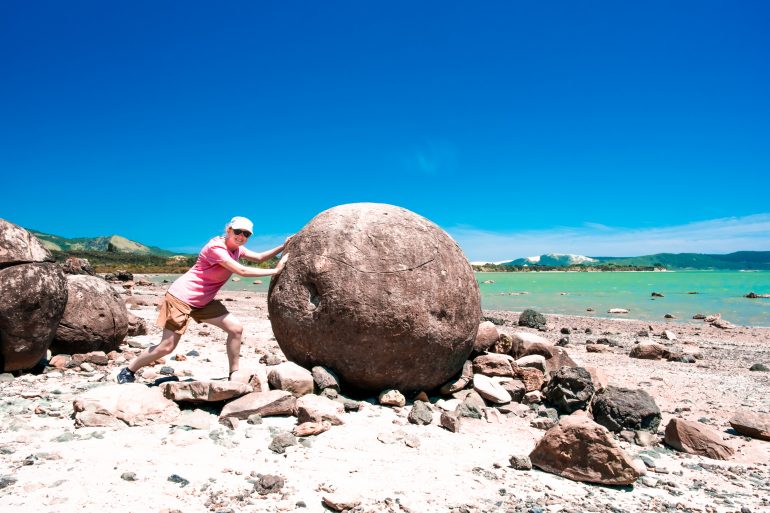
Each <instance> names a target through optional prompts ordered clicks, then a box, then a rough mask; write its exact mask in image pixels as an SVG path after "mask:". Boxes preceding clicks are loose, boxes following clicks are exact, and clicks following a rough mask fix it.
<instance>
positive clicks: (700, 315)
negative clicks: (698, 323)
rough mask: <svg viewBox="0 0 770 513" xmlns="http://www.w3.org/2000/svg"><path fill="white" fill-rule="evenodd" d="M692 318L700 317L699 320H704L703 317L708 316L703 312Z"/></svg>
mask: <svg viewBox="0 0 770 513" xmlns="http://www.w3.org/2000/svg"><path fill="white" fill-rule="evenodd" d="M692 318H693V319H699V320H703V319H705V318H706V315H705V314H702V313H696V314H695V315H693V316H692Z"/></svg>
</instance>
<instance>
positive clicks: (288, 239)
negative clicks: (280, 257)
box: [281, 235, 294, 251]
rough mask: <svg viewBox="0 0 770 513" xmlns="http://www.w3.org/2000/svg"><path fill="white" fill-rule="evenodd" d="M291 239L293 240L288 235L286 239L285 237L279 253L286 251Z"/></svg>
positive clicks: (292, 236)
mask: <svg viewBox="0 0 770 513" xmlns="http://www.w3.org/2000/svg"><path fill="white" fill-rule="evenodd" d="M293 238H294V235H289V236H288V237H286V240H285V241H283V245H282V246H281V251H283V250H284V249H286V246H288V245H289V242H291V239H293Z"/></svg>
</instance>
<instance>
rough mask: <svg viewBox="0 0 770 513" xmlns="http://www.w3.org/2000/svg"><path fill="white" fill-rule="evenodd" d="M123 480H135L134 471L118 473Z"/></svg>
mask: <svg viewBox="0 0 770 513" xmlns="http://www.w3.org/2000/svg"><path fill="white" fill-rule="evenodd" d="M120 478H121V479H122V480H123V481H136V472H123V473H122V474H120Z"/></svg>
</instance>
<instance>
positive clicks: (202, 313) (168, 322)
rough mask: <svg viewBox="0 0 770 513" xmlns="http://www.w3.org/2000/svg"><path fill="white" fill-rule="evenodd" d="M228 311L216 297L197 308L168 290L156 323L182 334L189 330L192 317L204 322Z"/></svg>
mask: <svg viewBox="0 0 770 513" xmlns="http://www.w3.org/2000/svg"><path fill="white" fill-rule="evenodd" d="M228 313H230V312H228V311H227V308H226V307H225V305H223V304H222V302H221V301H219V300H216V299H215V300H214V301H211V302H209V303H208V304H207V305H206V306H204V307H203V308H195V307H192V306H190V305H188V304H187V303H185V302H184V301H182V300H181V299H179V298H177V297H175V296H172V295H171V294H169V293H168V292H166V297H165V298H163V302H162V303H161V304H160V313H159V314H158V320H157V321H155V325H156V326H158V327H160V328H164V329H167V330H171V331H173V332H174V333H178V334H180V335H181V334H182V333H184V332H185V331H187V325H188V324H190V318H192V319H195V322H203V321H205V320H206V319H213V318H214V317H221V316H222V315H227V314H228Z"/></svg>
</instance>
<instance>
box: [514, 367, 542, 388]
mask: <svg viewBox="0 0 770 513" xmlns="http://www.w3.org/2000/svg"><path fill="white" fill-rule="evenodd" d="M513 375H514V377H515V378H517V379H520V380H521V381H522V382H523V383H524V387H525V388H526V390H527V392H532V391H533V390H540V389H541V388H542V387H543V383H545V376H543V373H542V371H540V370H538V369H533V368H532V367H516V368H515V369H513Z"/></svg>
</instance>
